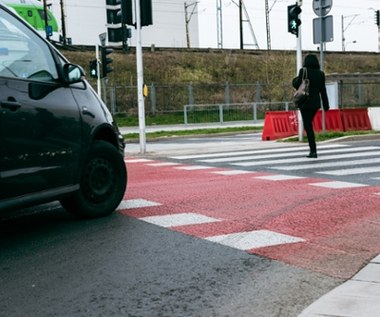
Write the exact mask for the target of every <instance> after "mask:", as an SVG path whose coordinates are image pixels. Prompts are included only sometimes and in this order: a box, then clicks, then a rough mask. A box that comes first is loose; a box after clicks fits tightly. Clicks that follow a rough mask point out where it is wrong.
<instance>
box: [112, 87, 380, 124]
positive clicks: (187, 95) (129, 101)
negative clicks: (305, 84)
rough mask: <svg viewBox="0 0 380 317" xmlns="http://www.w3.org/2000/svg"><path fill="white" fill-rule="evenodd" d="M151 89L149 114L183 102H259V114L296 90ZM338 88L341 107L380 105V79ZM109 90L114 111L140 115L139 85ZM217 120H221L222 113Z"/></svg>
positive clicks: (172, 108)
mask: <svg viewBox="0 0 380 317" xmlns="http://www.w3.org/2000/svg"><path fill="white" fill-rule="evenodd" d="M148 88H149V95H148V97H146V98H145V113H146V114H147V115H155V114H166V113H182V112H183V109H184V105H187V106H186V107H190V106H192V105H208V106H210V105H213V107H217V108H218V107H219V106H220V105H223V113H225V112H226V111H227V110H226V109H229V111H232V109H235V108H237V107H238V108H241V109H242V108H249V107H250V106H249V105H254V104H256V105H257V111H259V114H258V115H259V116H260V111H263V109H265V110H278V109H279V108H278V107H279V106H278V105H279V104H283V105H285V104H286V103H287V102H288V101H289V100H291V99H292V94H293V89H292V87H290V85H289V84H286V85H282V86H273V85H267V84H261V83H251V84H230V83H224V84H191V83H190V84H175V85H158V84H151V85H149V86H148ZM338 91H339V93H338V94H339V96H338V99H339V107H340V108H347V107H370V106H371V107H373V106H380V81H379V82H362V81H358V82H349V83H346V82H342V81H341V82H338ZM106 92H107V93H106V94H105V99H106V102H107V104H108V105H109V107H110V109H111V110H112V112H113V113H125V114H127V115H128V116H134V115H137V112H138V111H137V109H138V100H137V87H136V86H109V87H107V89H106ZM259 105H260V106H259ZM229 106H230V107H229ZM228 107H229V108H228ZM282 107H284V106H282ZM188 109H191V108H188ZM218 109H219V108H218ZM204 111H206V110H204ZM207 111H208V110H207ZM218 111H219V110H218ZM243 112H244V111H243ZM185 113H186V112H185ZM187 115H188V120H189V118H190V115H191V114H190V112H189V110H187ZM251 115H253V112H252V111H251V112H250V114H247V117H250V118H252V117H251ZM223 117H224V116H223ZM217 120H220V119H219V115H218V119H217Z"/></svg>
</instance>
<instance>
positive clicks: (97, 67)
mask: <svg viewBox="0 0 380 317" xmlns="http://www.w3.org/2000/svg"><path fill="white" fill-rule="evenodd" d="M95 57H96V73H97V75H98V78H97V82H96V86H97V91H98V95H99V98H102V89H101V87H100V86H101V84H100V62H99V45H96V48H95Z"/></svg>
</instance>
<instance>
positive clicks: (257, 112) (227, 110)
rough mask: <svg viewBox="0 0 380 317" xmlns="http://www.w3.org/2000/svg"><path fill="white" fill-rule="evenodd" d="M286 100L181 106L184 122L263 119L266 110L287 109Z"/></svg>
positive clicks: (221, 122) (254, 120) (255, 120)
mask: <svg viewBox="0 0 380 317" xmlns="http://www.w3.org/2000/svg"><path fill="white" fill-rule="evenodd" d="M290 104H292V102H290V101H286V102H247V103H230V104H199V105H185V106H184V107H183V117H184V124H185V125H187V124H190V123H202V122H219V123H220V124H223V123H225V122H233V121H253V122H257V121H258V120H263V119H264V117H265V112H266V111H273V110H277V111H279V110H285V111H288V110H289V105H290Z"/></svg>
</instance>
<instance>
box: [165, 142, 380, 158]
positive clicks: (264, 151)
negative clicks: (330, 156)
mask: <svg viewBox="0 0 380 317" xmlns="http://www.w3.org/2000/svg"><path fill="white" fill-rule="evenodd" d="M338 147H348V145H343V144H324V145H319V146H318V149H328V148H338ZM377 148H379V147H377ZM308 149H309V147H308V146H293V147H283V148H277V149H265V150H250V151H234V152H227V151H226V152H218V153H210V154H194V155H180V156H172V157H170V158H172V159H176V160H188V159H200V158H213V157H222V156H239V155H249V154H264V153H279V152H290V151H303V150H308Z"/></svg>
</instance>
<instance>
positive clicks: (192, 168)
mask: <svg viewBox="0 0 380 317" xmlns="http://www.w3.org/2000/svg"><path fill="white" fill-rule="evenodd" d="M211 168H214V167H213V166H203V165H189V166H179V167H175V169H179V170H185V171H196V170H206V169H211Z"/></svg>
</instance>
